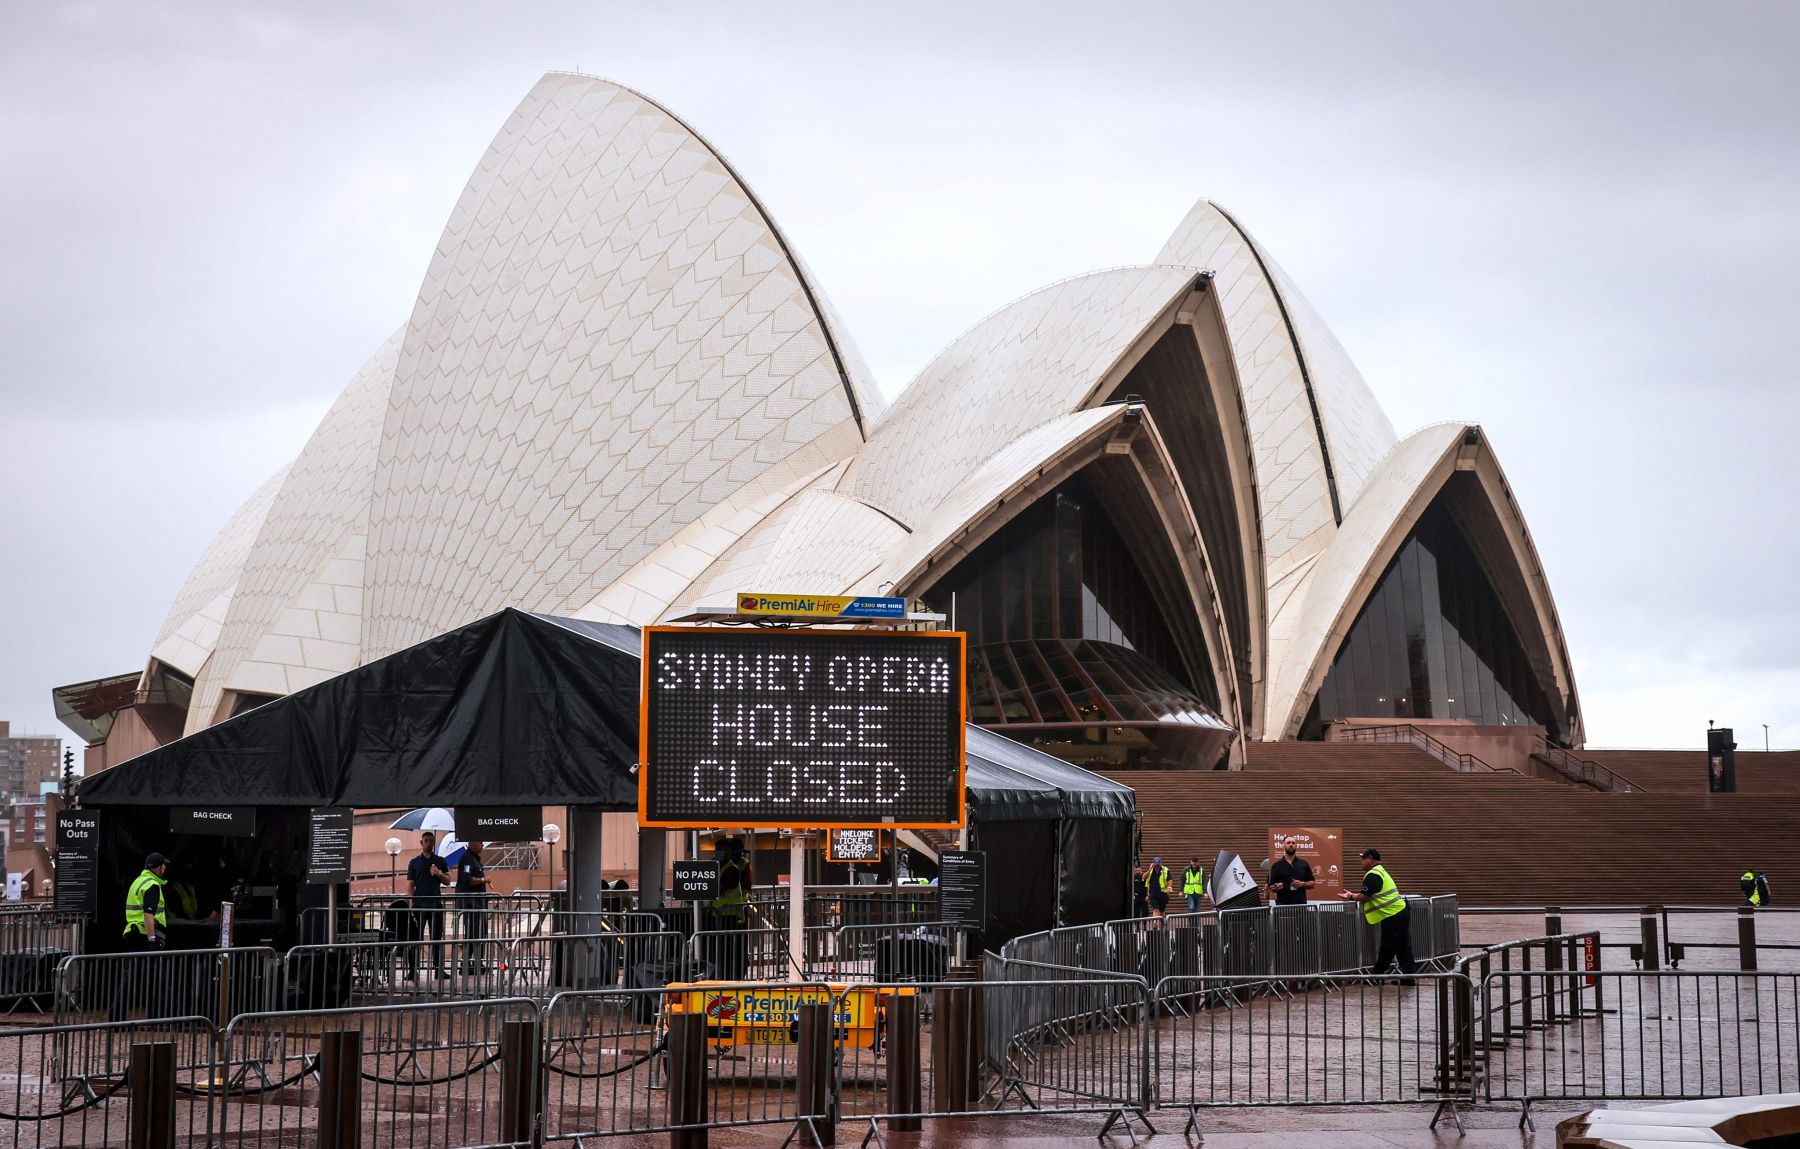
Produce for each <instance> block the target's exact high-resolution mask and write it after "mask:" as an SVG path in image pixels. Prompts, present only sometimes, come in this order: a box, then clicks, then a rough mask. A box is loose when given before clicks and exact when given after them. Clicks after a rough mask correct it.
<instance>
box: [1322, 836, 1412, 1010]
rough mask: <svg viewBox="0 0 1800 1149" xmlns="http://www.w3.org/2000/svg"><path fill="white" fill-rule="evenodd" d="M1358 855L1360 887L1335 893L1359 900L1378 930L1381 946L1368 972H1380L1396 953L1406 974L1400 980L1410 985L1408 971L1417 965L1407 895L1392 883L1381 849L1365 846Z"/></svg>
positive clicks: (1368, 919)
mask: <svg viewBox="0 0 1800 1149" xmlns="http://www.w3.org/2000/svg"><path fill="white" fill-rule="evenodd" d="M1361 857H1362V864H1363V882H1362V889H1361V890H1345V891H1344V892H1343V893H1342V894H1340V895H1338V896H1339V897H1341V898H1343V899H1344V900H1345V901H1349V902H1361V903H1362V904H1363V920H1364V921H1365V922H1368V923H1369V924H1370V925H1372V926H1377V927H1379V928H1380V930H1381V949H1380V951H1379V952H1378V953H1377V954H1376V956H1375V966H1374V968H1373V969H1371V970H1370V971H1369V972H1370V973H1372V974H1374V975H1375V976H1377V977H1379V976H1381V975H1382V974H1384V973H1386V972H1387V971H1388V968H1389V967H1390V966H1392V965H1393V964H1394V958H1395V957H1396V956H1398V957H1399V959H1400V972H1401V973H1403V974H1406V975H1407V976H1406V977H1405V978H1402V979H1401V981H1400V984H1401V985H1411V984H1412V976H1411V975H1412V974H1413V973H1415V972H1416V971H1417V970H1418V968H1419V962H1418V959H1416V958H1415V957H1413V945H1412V910H1411V909H1410V908H1408V906H1407V904H1406V899H1405V898H1403V897H1401V896H1400V887H1399V886H1398V885H1396V884H1395V883H1394V879H1393V876H1392V875H1391V874H1389V873H1388V872H1387V867H1386V866H1383V865H1382V864H1381V851H1380V850H1375V849H1368V850H1364V851H1363V852H1362V855H1361Z"/></svg>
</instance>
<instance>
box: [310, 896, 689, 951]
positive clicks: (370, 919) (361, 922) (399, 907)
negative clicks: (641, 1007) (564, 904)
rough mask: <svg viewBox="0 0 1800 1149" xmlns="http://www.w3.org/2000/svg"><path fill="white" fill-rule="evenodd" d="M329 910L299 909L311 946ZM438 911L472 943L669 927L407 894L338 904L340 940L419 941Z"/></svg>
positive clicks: (498, 901) (617, 914) (493, 901)
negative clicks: (433, 902)
mask: <svg viewBox="0 0 1800 1149" xmlns="http://www.w3.org/2000/svg"><path fill="white" fill-rule="evenodd" d="M331 912H332V911H331V910H330V909H329V908H327V907H325V906H308V907H307V908H306V909H304V910H302V911H300V936H301V937H302V938H303V939H305V940H306V942H307V943H308V944H316V943H319V942H323V941H325V940H326V928H325V927H326V923H327V922H328V921H329V920H330V914H331ZM434 914H435V915H438V916H439V917H440V919H441V921H442V923H443V928H444V935H445V936H446V937H455V938H460V939H466V940H471V941H480V940H485V939H489V938H502V939H511V938H519V937H541V936H545V935H549V934H557V933H571V934H587V933H605V932H607V931H609V930H610V931H617V932H619V933H641V932H643V931H645V930H660V929H665V928H667V926H666V923H665V922H664V921H663V919H662V917H660V916H658V915H657V914H653V913H648V912H643V911H638V910H630V911H620V910H604V911H601V910H594V911H589V910H553V909H549V908H548V907H547V904H546V903H543V902H539V901H537V900H535V899H528V900H518V899H513V898H509V897H503V896H495V897H491V898H489V899H488V902H487V903H486V904H485V905H483V906H471V905H466V904H464V903H461V902H459V901H458V900H457V898H456V897H455V896H454V895H448V894H447V895H445V897H444V904H443V905H442V906H438V907H419V908H415V907H414V906H413V905H412V904H411V902H410V901H409V900H408V899H406V898H390V899H382V901H381V902H380V903H379V904H361V905H351V906H343V907H339V908H338V910H337V939H338V940H339V941H375V940H386V941H417V940H419V939H420V938H421V937H422V936H423V930H424V928H425V922H426V920H427V915H434Z"/></svg>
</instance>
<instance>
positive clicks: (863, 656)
mask: <svg viewBox="0 0 1800 1149" xmlns="http://www.w3.org/2000/svg"><path fill="white" fill-rule="evenodd" d="M963 683H964V679H963V636H962V635H960V634H948V633H937V634H913V633H891V632H873V631H839V632H825V631H771V630H758V631H736V630H717V629H696V628H684V627H666V628H659V627H653V628H649V629H647V630H646V631H645V635H644V706H643V715H642V719H643V721H642V758H643V763H644V769H643V773H642V775H641V777H640V780H639V799H640V800H639V817H640V820H641V821H642V822H644V823H645V824H646V825H704V826H794V827H805V826H844V825H895V826H954V825H958V824H960V822H961V820H962V793H963V780H962V779H963V722H964V714H965V711H964V699H963V689H964V686H963Z"/></svg>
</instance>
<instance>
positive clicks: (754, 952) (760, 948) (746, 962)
mask: <svg viewBox="0 0 1800 1149" xmlns="http://www.w3.org/2000/svg"><path fill="white" fill-rule="evenodd" d="M688 962H689V964H690V968H692V969H694V970H696V971H699V972H700V974H701V976H707V977H713V978H716V979H718V980H720V981H732V982H736V981H771V982H779V981H788V980H796V979H799V978H803V977H804V976H805V973H806V965H805V962H804V961H795V960H794V958H793V956H792V955H791V954H790V953H789V952H788V932H787V930H785V929H776V928H774V927H767V926H765V927H757V928H746V929H741V930H731V929H723V930H700V931H698V932H696V933H695V934H693V935H692V936H691V937H689V938H688Z"/></svg>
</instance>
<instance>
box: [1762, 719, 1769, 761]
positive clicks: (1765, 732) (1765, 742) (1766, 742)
mask: <svg viewBox="0 0 1800 1149" xmlns="http://www.w3.org/2000/svg"><path fill="white" fill-rule="evenodd" d="M1768 752H1769V724H1768V723H1767V722H1765V723H1763V753H1764V754H1767V753H1768Z"/></svg>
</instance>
